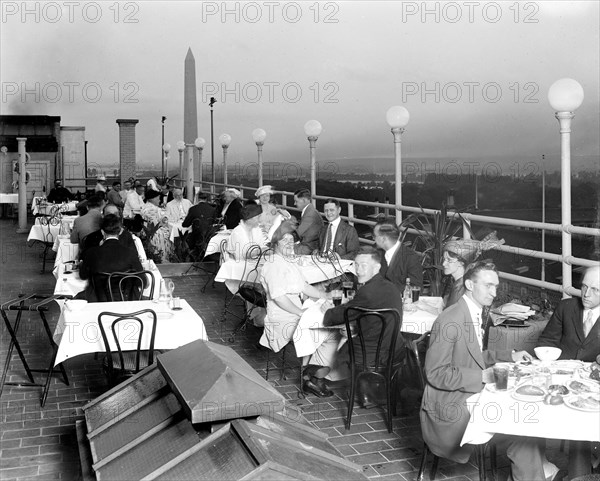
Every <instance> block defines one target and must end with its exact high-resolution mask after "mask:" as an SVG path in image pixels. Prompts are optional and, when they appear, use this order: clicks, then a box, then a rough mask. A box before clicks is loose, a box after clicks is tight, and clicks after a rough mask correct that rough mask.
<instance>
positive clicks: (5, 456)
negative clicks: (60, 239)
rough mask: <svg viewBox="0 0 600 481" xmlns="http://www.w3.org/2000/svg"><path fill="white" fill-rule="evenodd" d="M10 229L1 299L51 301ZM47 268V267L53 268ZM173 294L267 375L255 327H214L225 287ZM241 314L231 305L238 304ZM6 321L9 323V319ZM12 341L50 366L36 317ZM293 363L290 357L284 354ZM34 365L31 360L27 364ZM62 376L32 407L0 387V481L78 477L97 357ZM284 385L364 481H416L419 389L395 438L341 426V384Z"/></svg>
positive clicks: (29, 394)
mask: <svg viewBox="0 0 600 481" xmlns="http://www.w3.org/2000/svg"><path fill="white" fill-rule="evenodd" d="M15 228H16V226H15V225H14V224H13V223H12V222H11V221H8V220H3V219H2V220H0V252H1V255H2V271H1V276H0V291H1V292H0V301H2V302H5V301H7V300H9V299H12V298H14V297H16V296H17V295H18V294H19V293H32V292H35V293H39V294H43V295H49V294H51V293H52V291H53V289H54V277H53V276H52V274H51V273H50V272H46V273H45V274H41V273H40V270H41V257H40V253H41V251H42V249H41V247H40V246H39V245H37V246H33V247H27V246H26V235H17V234H16V233H15ZM51 265H52V262H51V263H50V269H51ZM173 280H174V282H175V286H176V294H177V295H178V296H181V297H183V298H185V299H186V300H187V301H188V302H189V303H190V304H191V305H192V307H193V308H194V309H195V310H196V311H197V312H198V313H199V314H200V316H201V317H202V319H203V320H204V323H205V326H206V329H207V332H208V336H209V339H210V340H211V341H213V342H217V343H221V344H226V345H229V346H230V347H232V348H233V349H234V350H236V352H238V353H239V354H240V355H241V356H242V357H243V358H244V359H245V360H246V361H248V363H249V364H250V365H252V366H253V367H254V368H255V369H256V370H257V371H258V372H259V373H260V374H261V375H262V376H263V377H264V375H265V372H266V369H265V368H266V359H267V357H266V353H265V352H264V351H259V350H257V349H256V348H255V347H254V345H255V343H256V342H257V340H258V339H259V336H260V331H259V330H258V329H257V328H255V327H253V326H248V327H247V328H246V329H245V330H243V331H241V332H240V333H239V334H238V335H237V336H236V337H235V339H233V342H229V341H230V339H229V338H230V336H231V331H232V329H233V327H234V326H235V325H236V324H237V322H238V321H237V319H233V318H229V319H228V320H227V321H226V322H225V323H223V322H221V317H222V316H221V313H222V307H223V296H224V293H225V292H224V287H223V285H222V284H218V283H217V284H216V287H215V288H212V287H211V286H210V285H209V286H208V288H207V289H206V292H205V293H204V294H202V293H201V292H200V289H201V287H202V286H203V285H204V281H205V278H204V277H201V276H198V275H192V276H185V277H174V278H173ZM237 309H239V307H238V308H237ZM58 314H59V311H58V308H57V307H56V306H53V307H52V308H51V310H50V313H49V315H48V319H49V322H50V325H51V328H52V329H53V328H54V325H55V324H56V321H57V319H58ZM11 319H12V318H11ZM0 336H1V342H0V359H1V361H0V362H1V363H2V365H1V367H2V368H3V367H4V360H5V357H6V354H7V349H8V335H7V332H6V329H5V326H4V323H2V327H1V329H0ZM19 338H20V339H21V340H22V345H23V348H24V350H25V355H26V356H27V358H28V359H35V361H36V363H39V364H40V365H41V366H43V365H45V364H47V363H48V360H49V349H48V348H47V344H46V342H47V341H46V338H45V335H44V332H43V330H42V328H41V326H40V323H39V322H38V319H36V317H35V316H33V317H29V316H26V315H24V318H23V327H22V331H21V333H20V336H19ZM288 357H289V358H292V355H289V356H288ZM270 362H271V364H272V366H273V367H276V366H278V365H280V362H281V360H280V358H279V356H273V355H271V356H270ZM32 364H33V361H32ZM64 366H65V369H66V371H67V375H68V377H69V382H70V383H69V386H66V385H65V384H64V383H63V381H62V379H61V378H60V377H59V376H55V378H54V379H53V382H52V385H51V388H50V392H49V394H48V399H47V401H46V405H45V406H44V408H43V409H41V408H40V404H39V396H40V389H39V388H16V387H10V386H7V387H6V388H5V389H4V392H3V393H2V398H1V399H0V417H1V421H2V427H1V433H0V434H1V436H0V479H2V480H6V481H8V480H21V479H22V480H34V479H35V480H48V479H62V480H76V479H78V478H79V476H80V474H79V455H78V451H77V444H76V436H75V421H76V420H79V419H82V418H83V416H82V410H81V407H82V406H83V405H84V404H85V403H86V402H88V401H89V400H91V399H94V398H95V397H97V396H98V395H99V394H101V393H102V392H104V391H105V390H106V389H107V386H106V383H105V379H104V376H103V375H102V371H101V366H100V360H99V359H95V356H94V355H84V356H79V357H76V358H74V359H69V360H67V361H66V362H65V363H64ZM286 374H287V379H282V380H279V372H277V371H272V372H271V373H270V375H269V381H270V382H271V383H272V384H273V385H274V386H275V387H277V388H278V389H279V390H280V392H282V394H284V396H286V397H287V398H288V399H289V402H290V403H293V404H295V405H298V406H300V407H301V409H302V411H303V413H304V415H305V417H306V419H307V420H308V421H309V422H311V424H312V425H313V426H314V427H315V428H317V429H320V430H321V431H323V432H324V433H326V434H327V435H328V436H330V441H331V442H332V443H333V445H334V446H336V447H337V449H338V450H339V451H340V453H341V454H342V455H343V456H345V457H346V458H347V459H349V460H351V461H353V462H355V463H358V464H361V465H363V467H364V472H365V473H366V475H367V476H368V477H369V478H372V479H394V480H414V479H415V478H416V475H417V471H418V468H419V462H420V457H421V452H422V440H421V435H420V428H419V420H418V393H416V392H415V391H414V390H411V389H409V388H405V389H403V391H402V392H401V402H400V405H399V406H398V408H399V416H397V417H395V418H394V432H393V433H388V432H387V429H386V427H385V422H384V418H383V414H384V413H383V411H382V410H380V409H371V410H365V409H362V408H358V407H355V409H354V414H353V420H352V427H351V430H350V431H349V432H346V431H345V428H344V417H345V414H346V403H347V394H346V387H345V386H344V385H343V384H340V383H336V385H334V386H332V389H333V391H334V392H335V396H334V397H333V398H327V399H319V398H317V397H315V396H308V397H307V398H306V399H299V397H298V389H297V386H298V384H299V378H298V370H297V369H290V370H287V371H286ZM9 376H10V379H11V380H17V379H24V378H25V376H24V371H23V370H22V366H21V364H20V361H19V359H18V357H17V356H16V353H15V355H13V361H12V363H11V369H10V371H9ZM550 448H551V449H550V450H549V451H548V457H549V458H550V459H551V460H552V461H553V462H555V463H556V464H558V465H559V467H561V468H563V469H564V468H565V467H566V457H565V455H564V453H561V452H559V450H558V442H552V443H550ZM506 465H507V463H506V461H504V462H503V463H502V462H501V463H500V467H501V468H502V467H503V468H504V469H501V473H500V480H502V479H506V471H507V470H506ZM437 478H438V479H444V480H446V479H453V480H465V481H468V480H474V479H477V468H476V467H475V466H474V465H473V464H471V463H469V464H467V465H456V464H453V463H448V462H445V461H441V462H440V469H439V474H438V476H437Z"/></svg>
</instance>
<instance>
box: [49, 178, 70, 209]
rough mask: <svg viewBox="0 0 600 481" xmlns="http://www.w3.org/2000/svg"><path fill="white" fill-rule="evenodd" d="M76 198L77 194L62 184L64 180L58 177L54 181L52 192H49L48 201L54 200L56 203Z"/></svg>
mask: <svg viewBox="0 0 600 481" xmlns="http://www.w3.org/2000/svg"><path fill="white" fill-rule="evenodd" d="M74 198H75V196H74V195H73V194H72V193H71V191H70V190H69V189H67V188H66V187H63V186H62V181H61V180H60V179H56V180H55V181H54V187H53V188H52V189H50V193H49V194H48V202H52V203H54V204H62V203H63V202H69V201H70V200H73V199H74Z"/></svg>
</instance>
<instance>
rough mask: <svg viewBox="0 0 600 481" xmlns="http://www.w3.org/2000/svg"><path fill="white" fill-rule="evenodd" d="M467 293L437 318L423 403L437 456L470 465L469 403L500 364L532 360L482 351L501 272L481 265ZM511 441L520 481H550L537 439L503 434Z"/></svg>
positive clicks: (424, 426) (427, 436)
mask: <svg viewBox="0 0 600 481" xmlns="http://www.w3.org/2000/svg"><path fill="white" fill-rule="evenodd" d="M464 279H465V288H466V293H465V294H464V296H463V297H461V299H460V300H459V301H458V302H457V303H456V304H454V305H453V306H451V307H449V308H448V309H446V310H445V311H444V312H442V314H440V316H439V317H438V318H437V319H436V320H435V322H434V324H433V327H432V329H431V339H430V343H429V348H428V350H427V356H426V358H425V375H426V378H427V385H426V386H425V392H424V393H423V401H422V404H421V432H422V434H423V440H424V441H425V442H426V443H427V446H428V447H429V449H430V450H431V452H432V453H433V454H435V455H436V456H439V457H442V458H446V459H450V460H452V461H455V462H458V463H466V462H467V461H468V460H469V457H470V455H471V447H470V446H468V445H465V446H462V447H461V446H460V441H461V439H462V436H463V434H464V432H465V428H466V427H467V424H468V422H469V411H468V409H467V403H466V401H467V399H468V398H469V397H470V396H471V395H472V394H474V393H478V392H480V391H481V390H482V388H483V386H484V381H487V380H488V379H487V374H488V372H489V371H487V370H486V369H487V368H488V366H491V365H492V364H494V363H495V362H496V361H519V360H531V356H530V355H529V354H528V353H527V352H526V351H520V352H512V353H511V351H488V350H485V351H483V350H482V343H483V340H482V337H483V335H482V332H481V313H482V310H483V307H484V306H490V305H491V304H492V302H493V300H494V298H495V297H496V288H497V286H498V283H499V281H498V273H497V271H496V268H495V266H494V265H493V264H491V263H488V262H478V263H477V264H475V265H474V266H473V267H472V268H471V269H469V270H468V271H467V272H466V273H465V275H464ZM498 438H499V440H500V441H502V440H504V441H507V442H508V447H507V455H508V457H509V459H510V460H511V469H512V478H513V479H514V481H531V480H544V479H545V475H544V469H543V451H542V449H541V446H540V444H539V440H538V439H536V438H530V437H525V436H504V435H499V436H498Z"/></svg>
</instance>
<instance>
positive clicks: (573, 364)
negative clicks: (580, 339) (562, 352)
mask: <svg viewBox="0 0 600 481" xmlns="http://www.w3.org/2000/svg"><path fill="white" fill-rule="evenodd" d="M583 365H584V364H583V361H577V360H575V359H565V360H563V361H552V363H551V364H550V366H551V367H553V368H558V369H573V370H575V369H579V368H580V367H583Z"/></svg>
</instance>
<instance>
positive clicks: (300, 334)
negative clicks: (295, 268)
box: [292, 297, 443, 357]
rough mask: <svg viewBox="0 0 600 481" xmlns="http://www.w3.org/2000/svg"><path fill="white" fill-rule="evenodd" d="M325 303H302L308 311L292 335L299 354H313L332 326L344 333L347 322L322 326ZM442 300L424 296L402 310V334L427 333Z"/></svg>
mask: <svg viewBox="0 0 600 481" xmlns="http://www.w3.org/2000/svg"><path fill="white" fill-rule="evenodd" d="M324 302H325V301H324V300H323V299H321V300H318V301H313V300H312V299H307V300H306V301H305V302H304V304H303V308H304V309H305V311H304V313H303V314H302V316H301V317H300V321H299V322H298V325H297V326H296V329H295V331H294V336H293V338H292V340H293V342H294V347H295V349H296V354H297V355H298V357H303V356H308V355H311V354H313V353H314V352H315V351H316V350H317V348H318V347H319V346H320V345H321V344H322V343H323V342H324V341H325V339H326V338H327V334H328V331H329V330H331V329H341V330H342V331H343V334H344V335H345V330H346V328H345V325H341V326H324V325H323V319H324V317H325V314H324V312H323V311H322V310H321V306H322V305H323V303H324ZM342 302H343V303H345V302H347V299H346V298H343V301H342ZM442 302H443V301H442V298H441V297H421V298H420V299H419V302H417V303H414V304H413V305H412V307H411V308H409V309H405V310H403V312H402V325H401V327H400V331H401V332H402V333H403V334H424V333H425V332H427V331H430V330H431V326H432V325H433V321H435V320H436V318H437V316H438V315H439V312H441V308H442ZM438 311H439V312H438ZM343 342H345V339H344V338H343V340H342V344H343ZM339 347H341V345H340V346H339Z"/></svg>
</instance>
